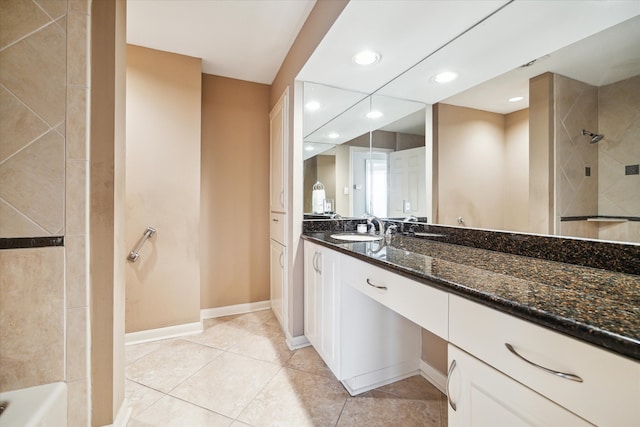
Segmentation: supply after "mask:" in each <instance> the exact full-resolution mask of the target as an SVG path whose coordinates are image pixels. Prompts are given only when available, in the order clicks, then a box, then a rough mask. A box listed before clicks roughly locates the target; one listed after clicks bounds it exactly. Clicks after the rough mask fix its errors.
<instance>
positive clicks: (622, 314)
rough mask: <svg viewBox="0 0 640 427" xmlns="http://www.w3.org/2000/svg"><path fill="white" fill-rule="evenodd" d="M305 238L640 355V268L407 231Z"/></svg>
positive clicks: (315, 234) (312, 234)
mask: <svg viewBox="0 0 640 427" xmlns="http://www.w3.org/2000/svg"><path fill="white" fill-rule="evenodd" d="M332 233H335V232H307V233H304V234H303V236H302V237H303V239H305V240H309V241H312V242H314V243H318V244H320V245H323V246H326V247H329V248H331V249H334V250H337V251H339V252H342V253H345V254H348V255H351V256H354V257H356V258H360V259H362V260H365V261H367V262H369V263H371V264H374V265H377V266H380V267H383V268H386V269H387V270H391V271H394V272H396V273H399V274H402V275H404V276H407V277H410V278H412V279H414V280H417V281H420V282H423V283H428V284H429V285H432V286H435V287H438V288H440V289H442V290H445V291H447V292H451V293H454V294H457V295H461V296H463V297H466V298H468V299H471V300H474V301H477V302H480V303H482V304H484V305H487V306H490V307H492V308H495V309H498V310H500V311H502V312H505V313H508V314H511V315H514V316H516V317H519V318H522V319H525V320H528V321H531V322H533V323H536V324H538V325H542V326H545V327H547V328H550V329H553V330H555V331H558V332H560V333H563V334H565V335H569V336H572V337H575V338H578V339H580V340H583V341H586V342H589V343H591V344H594V345H596V346H599V347H602V348H605V349H608V350H610V351H612V352H615V353H618V354H620V355H623V356H626V357H629V358H632V359H635V360H640V275H635V274H627V273H618V272H614V271H609V270H602V269H597V268H591V267H583V266H578V265H574V264H566V263H562V262H556V261H547V260H543V259H538V258H532V257H527V256H521V255H512V254H507V253H502V252H496V251H492V250H486V249H478V248H473V247H468V246H462V245H454V244H450V243H443V242H439V241H434V240H431V239H429V238H420V237H407V236H402V235H399V234H396V235H393V236H390V237H387V238H386V239H385V241H383V242H384V243H378V242H355V243H354V242H345V241H341V240H336V239H332V238H331V237H330V236H331V234H332Z"/></svg>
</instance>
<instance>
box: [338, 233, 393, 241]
mask: <svg viewBox="0 0 640 427" xmlns="http://www.w3.org/2000/svg"><path fill="white" fill-rule="evenodd" d="M383 237H384V236H379V235H376V234H353V233H351V234H349V233H345V234H332V235H331V238H332V239H336V240H346V241H349V242H373V241H376V240H382V238H383Z"/></svg>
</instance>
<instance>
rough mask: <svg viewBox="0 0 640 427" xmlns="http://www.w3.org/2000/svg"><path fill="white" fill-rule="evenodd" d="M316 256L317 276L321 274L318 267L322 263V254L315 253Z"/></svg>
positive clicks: (320, 268)
mask: <svg viewBox="0 0 640 427" xmlns="http://www.w3.org/2000/svg"><path fill="white" fill-rule="evenodd" d="M316 254H317V255H318V262H316V264H317V268H316V271H317V272H318V274H322V267H321V266H320V265H321V264H320V263H321V262H322V252H316Z"/></svg>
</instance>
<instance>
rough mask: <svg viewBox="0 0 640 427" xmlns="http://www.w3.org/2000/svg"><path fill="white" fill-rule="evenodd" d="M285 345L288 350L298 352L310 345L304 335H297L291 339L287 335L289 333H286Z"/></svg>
mask: <svg viewBox="0 0 640 427" xmlns="http://www.w3.org/2000/svg"><path fill="white" fill-rule="evenodd" d="M285 335H286V343H287V346H288V347H289V350H291V351H293V350H298V349H300V348H304V347H309V346H310V345H311V343H310V342H309V340H308V339H307V337H305V336H304V335H298V336H297V337H292V336H291V335H290V334H289V331H287V332H286V334H285Z"/></svg>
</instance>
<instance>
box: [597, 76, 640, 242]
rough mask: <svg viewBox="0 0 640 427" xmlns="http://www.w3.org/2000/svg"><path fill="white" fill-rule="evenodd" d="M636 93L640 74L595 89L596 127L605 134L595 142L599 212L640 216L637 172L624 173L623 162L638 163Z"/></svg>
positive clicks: (639, 89) (639, 126)
mask: <svg viewBox="0 0 640 427" xmlns="http://www.w3.org/2000/svg"><path fill="white" fill-rule="evenodd" d="M638 94H640V76H636V77H632V78H630V79H627V80H623V81H621V82H617V83H613V84H610V85H606V86H602V87H600V88H599V91H598V99H599V105H600V108H599V116H598V120H599V128H598V131H599V133H603V134H604V135H605V138H604V139H603V140H602V142H600V143H599V144H597V145H598V148H599V166H600V170H601V173H600V174H599V176H598V179H599V182H598V187H599V194H598V204H599V211H600V212H599V213H600V214H601V215H610V216H636V217H640V191H638V188H640V175H625V174H624V166H625V165H629V164H638V163H640V96H638ZM603 232H604V231H603ZM605 234H606V233H605Z"/></svg>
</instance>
